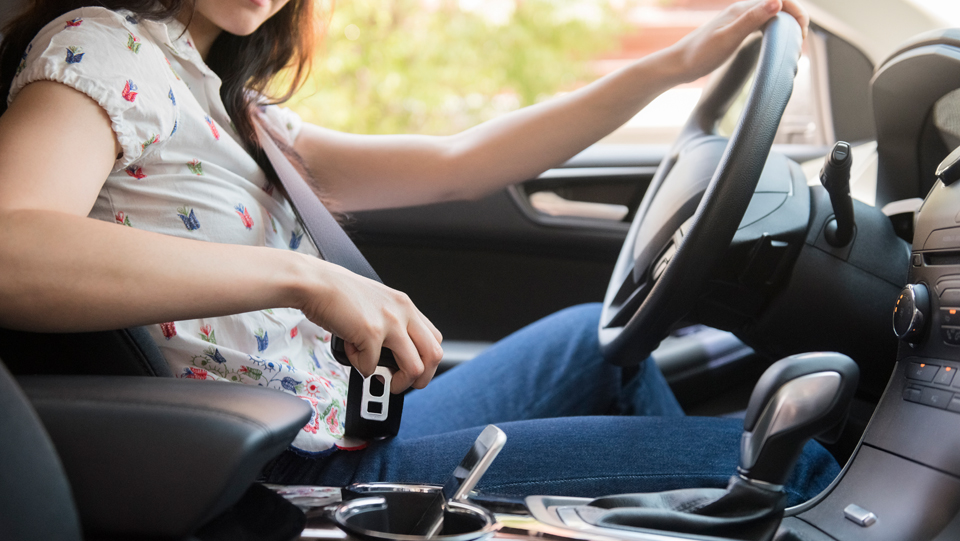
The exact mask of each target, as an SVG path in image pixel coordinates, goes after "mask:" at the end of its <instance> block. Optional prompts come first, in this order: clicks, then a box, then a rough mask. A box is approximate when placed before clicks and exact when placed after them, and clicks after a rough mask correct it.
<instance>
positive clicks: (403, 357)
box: [296, 256, 443, 393]
mask: <svg viewBox="0 0 960 541" xmlns="http://www.w3.org/2000/svg"><path fill="white" fill-rule="evenodd" d="M308 257H309V256H308ZM309 268H311V269H312V272H310V274H311V277H310V278H308V280H307V283H305V284H303V285H304V286H305V287H306V291H304V292H302V294H301V299H300V302H299V303H297V306H296V308H299V309H300V310H301V311H303V313H304V314H305V315H306V316H307V318H309V319H310V320H311V321H313V322H314V323H316V324H317V325H320V326H321V327H323V328H324V329H326V330H328V331H330V332H332V333H334V334H336V335H337V336H339V337H341V338H343V341H344V342H345V345H346V351H347V358H349V359H350V364H352V365H353V366H354V367H355V368H356V369H357V370H358V371H360V373H361V374H363V375H364V376H365V377H367V376H370V375H371V374H373V371H374V370H376V367H377V363H378V362H379V360H380V348H381V347H385V348H389V349H390V350H391V351H393V355H394V357H395V358H396V360H397V365H398V366H399V369H400V370H399V371H398V372H397V373H396V374H394V376H393V381H392V383H391V384H390V391H391V392H393V393H399V392H402V391H403V390H405V389H407V388H408V387H410V386H411V385H412V386H413V387H415V388H417V389H422V388H423V387H426V385H427V383H429V382H430V380H431V379H432V378H433V376H434V374H435V373H436V371H437V365H439V364H440V359H441V358H442V357H443V349H442V348H441V347H440V343H441V342H442V341H443V336H442V335H441V334H440V331H438V330H437V328H436V327H435V326H434V325H433V323H431V322H430V320H429V319H427V318H426V316H424V315H423V314H422V313H421V312H420V310H418V309H417V307H416V306H414V304H413V301H411V300H410V297H408V296H407V295H406V294H405V293H402V292H400V291H397V290H395V289H391V288H389V287H387V286H385V285H383V284H381V283H379V282H375V281H373V280H370V279H368V278H364V277H363V276H360V275H358V274H355V273H353V272H351V271H349V270H347V269H344V268H343V267H340V266H339V265H334V264H331V263H327V262H326V261H322V260H318V259H314V258H310V261H309Z"/></svg>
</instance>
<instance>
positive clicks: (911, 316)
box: [893, 284, 930, 344]
mask: <svg viewBox="0 0 960 541" xmlns="http://www.w3.org/2000/svg"><path fill="white" fill-rule="evenodd" d="M929 311H930V295H929V293H927V286H925V285H923V284H907V286H906V287H904V288H903V291H901V292H900V296H899V297H897V304H896V305H895V306H894V307H893V332H894V334H896V335H897V338H899V339H901V340H903V341H905V342H910V343H911V344H916V343H917V342H919V341H920V337H921V336H922V335H923V327H924V325H926V323H927V321H926V319H927V318H926V314H927V313H928V312H929Z"/></svg>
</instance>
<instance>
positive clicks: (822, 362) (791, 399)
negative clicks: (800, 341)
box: [737, 353, 860, 488]
mask: <svg viewBox="0 0 960 541" xmlns="http://www.w3.org/2000/svg"><path fill="white" fill-rule="evenodd" d="M859 377H860V369H859V368H858V367H857V364H856V363H855V362H853V360H851V359H850V357H847V356H846V355H842V354H840V353H804V354H800V355H793V356H790V357H787V358H785V359H782V360H780V361H777V362H775V363H773V365H771V366H770V368H768V369H767V371H766V372H764V373H763V375H762V376H761V377H760V380H759V381H758V382H757V385H756V387H754V389H753V394H752V395H750V405H749V406H748V407H747V414H746V417H745V418H744V420H743V436H742V437H741V438H740V465H739V467H738V468H737V470H738V471H739V472H740V475H741V476H742V477H743V478H744V479H746V480H748V481H751V482H758V481H759V482H760V483H766V484H768V485H774V486H775V487H778V488H779V487H781V486H782V485H783V484H784V483H785V482H786V481H787V478H788V477H789V476H790V472H791V471H792V470H793V465H794V463H795V462H796V460H797V458H798V457H799V456H800V452H801V451H802V450H803V446H804V445H805V444H806V443H807V440H809V439H810V438H812V437H814V436H816V435H818V434H821V433H823V432H825V431H827V430H830V429H831V428H834V427H835V426H837V425H838V424H839V423H841V422H843V421H844V419H845V418H846V414H847V410H848V408H849V406H850V399H851V398H853V393H854V391H855V390H856V388H857V380H858V379H859Z"/></svg>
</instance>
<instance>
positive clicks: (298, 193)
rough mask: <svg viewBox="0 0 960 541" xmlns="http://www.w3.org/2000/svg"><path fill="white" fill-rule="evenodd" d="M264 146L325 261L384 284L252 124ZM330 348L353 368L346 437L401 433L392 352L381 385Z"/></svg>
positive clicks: (341, 348) (385, 356)
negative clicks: (392, 380)
mask: <svg viewBox="0 0 960 541" xmlns="http://www.w3.org/2000/svg"><path fill="white" fill-rule="evenodd" d="M254 125H255V127H256V130H257V137H258V138H259V140H260V146H261V147H263V151H264V153H265V154H266V155H267V159H269V160H270V163H271V164H272V165H273V169H274V171H276V173H277V177H278V179H279V181H280V184H281V185H282V186H283V189H284V190H285V191H286V192H287V197H288V199H289V200H290V204H291V205H292V206H293V210H294V212H295V213H296V214H297V216H298V218H299V219H300V223H301V224H303V228H304V230H305V231H306V233H307V235H308V236H309V237H310V239H311V240H312V241H313V245H314V246H316V247H317V251H319V252H320V257H322V258H323V259H324V260H325V261H327V262H328V263H333V264H335V265H340V266H341V267H343V268H345V269H347V270H349V271H352V272H354V273H356V274H359V275H360V276H364V277H366V278H369V279H371V280H376V281H377V282H380V283H383V280H381V279H380V276H378V275H377V273H376V271H374V270H373V267H371V266H370V262H369V261H367V259H366V258H365V257H363V254H361V253H360V250H359V249H358V248H357V245H356V244H354V243H353V241H352V240H350V237H348V236H347V233H346V232H345V231H344V230H343V228H342V227H340V224H338V223H337V220H336V219H335V218H334V217H333V215H331V214H330V211H329V210H327V207H326V206H324V204H323V202H321V201H320V198H319V197H317V195H316V194H315V193H314V192H313V190H312V189H311V188H310V186H309V185H308V184H307V181H305V180H304V179H303V177H302V176H301V175H300V173H299V172H298V171H297V169H296V167H294V166H293V164H292V163H290V159H289V158H287V157H286V155H284V154H283V152H282V151H281V150H280V147H278V146H277V143H276V142H275V141H274V140H273V138H272V137H270V135H269V133H268V132H267V130H266V129H265V128H264V127H263V126H262V125H261V124H260V121H259V119H257V120H256V121H255V122H254ZM331 349H332V350H333V355H334V357H335V358H336V359H337V362H339V363H340V364H342V365H344V366H348V367H350V387H349V390H348V393H347V415H346V421H345V423H344V432H345V434H346V435H347V436H351V437H356V438H363V439H374V438H380V437H388V436H396V435H397V432H398V431H399V429H400V416H401V414H402V412H403V394H391V393H390V381H391V379H392V377H393V372H394V371H395V370H397V362H396V360H395V359H394V357H393V352H392V351H390V350H389V349H387V348H383V349H381V351H380V361H379V363H378V366H377V370H376V371H375V372H374V375H377V376H380V377H382V378H383V383H382V384H381V383H380V380H378V379H377V378H375V377H369V378H366V379H364V377H363V376H362V375H360V372H358V371H357V369H356V368H353V367H352V366H351V365H350V361H349V360H348V359H347V353H346V348H345V345H344V343H343V340H342V339H341V338H340V337H338V336H334V337H333V340H332V343H331Z"/></svg>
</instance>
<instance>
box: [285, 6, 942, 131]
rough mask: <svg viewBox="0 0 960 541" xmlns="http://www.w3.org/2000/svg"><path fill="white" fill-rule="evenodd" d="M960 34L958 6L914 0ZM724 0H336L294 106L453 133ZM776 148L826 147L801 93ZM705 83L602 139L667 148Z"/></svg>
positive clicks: (695, 22) (374, 125)
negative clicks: (959, 29)
mask: <svg viewBox="0 0 960 541" xmlns="http://www.w3.org/2000/svg"><path fill="white" fill-rule="evenodd" d="M913 1H914V2H915V3H916V4H918V5H920V6H921V7H923V8H924V9H926V10H928V11H929V12H931V13H933V14H935V15H936V16H938V17H940V18H941V19H943V20H945V21H947V22H949V24H953V25H957V26H960V1H958V0H913ZM729 3H730V2H729V0H336V9H335V10H334V14H333V16H332V18H330V20H329V26H328V29H327V35H326V38H325V39H324V41H323V43H322V45H321V50H320V51H319V54H318V55H317V61H316V63H315V66H314V68H313V73H312V77H311V79H310V81H309V82H308V84H306V85H305V86H304V88H303V89H302V90H301V91H300V92H299V93H298V94H297V95H296V96H295V97H294V98H293V99H292V100H291V101H290V102H289V103H288V106H290V107H291V108H292V109H294V110H295V111H297V112H298V113H299V114H300V115H301V116H302V117H303V118H304V120H307V121H309V122H313V123H316V124H319V125H321V126H325V127H328V128H332V129H336V130H342V131H347V132H352V133H371V134H383V133H421V134H434V135H442V134H451V133H456V132H458V131H461V130H464V129H466V128H469V127H471V126H473V125H476V124H477V123H480V122H482V121H484V120H487V119H490V118H493V117H496V116H498V115H502V114H504V113H507V112H509V111H513V110H515V109H518V108H520V107H524V106H527V105H530V104H533V103H536V102H538V101H541V100H545V99H549V98H551V97H553V96H556V95H558V94H560V93H563V92H568V91H571V90H574V89H576V88H578V87H580V86H582V85H584V84H587V83H589V82H590V81H592V80H594V79H596V78H597V77H599V76H602V75H604V74H606V73H610V72H612V71H614V70H616V69H618V68H620V67H622V66H624V65H626V64H627V63H629V62H630V61H631V60H633V59H636V58H640V57H642V56H644V55H647V54H649V53H651V52H653V51H656V50H659V49H661V48H663V47H666V46H668V45H670V44H672V43H674V42H676V41H677V40H679V39H680V38H681V37H682V36H684V35H686V34H687V33H688V32H690V31H691V30H693V29H694V28H696V27H697V26H699V25H700V24H702V23H703V22H705V21H707V20H708V19H710V18H711V17H712V16H714V15H715V14H716V13H717V12H718V11H719V10H721V9H723V8H724V7H725V6H726V5H728V4H729ZM806 49H807V47H806V46H805V57H804V58H803V59H801V62H800V69H799V73H798V77H797V80H796V89H797V90H796V91H795V93H794V99H793V100H792V102H791V104H790V107H789V108H788V110H787V114H786V115H785V117H784V122H783V125H782V128H781V135H779V136H778V137H779V138H780V139H781V140H780V141H779V142H792V143H801V144H804V143H808V144H823V142H822V141H819V140H818V139H817V138H818V137H820V136H821V134H819V133H818V131H817V122H816V118H817V112H816V111H814V110H813V109H814V107H813V105H811V104H810V103H807V102H806V101H805V98H804V95H805V94H804V92H803V89H804V88H805V87H807V86H809V85H810V84H811V82H810V79H811V74H810V62H809V61H808V59H807V58H806V53H807V52H808V51H806ZM705 82H706V79H705V78H704V79H701V80H698V81H695V82H693V83H691V84H687V85H682V86H680V87H677V88H675V89H672V90H669V91H667V92H665V93H664V94H662V95H661V96H660V97H658V98H657V99H656V100H654V101H653V103H651V104H650V105H649V106H648V107H646V108H645V109H644V110H643V111H641V112H640V113H639V114H637V115H636V116H635V117H634V118H633V119H632V120H630V121H629V122H628V123H627V124H626V125H625V126H623V127H622V128H621V129H619V130H617V131H616V132H614V133H613V134H611V135H610V136H608V137H607V138H605V139H604V141H603V142H606V143H669V142H670V141H672V140H673V139H674V138H675V137H676V135H677V133H678V132H679V129H680V127H681V125H682V124H683V122H684V121H685V120H686V118H687V116H688V115H689V113H690V111H691V110H692V108H693V106H694V105H695V104H696V102H697V100H698V99H699V98H700V94H701V92H702V88H703V86H704V84H705Z"/></svg>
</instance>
